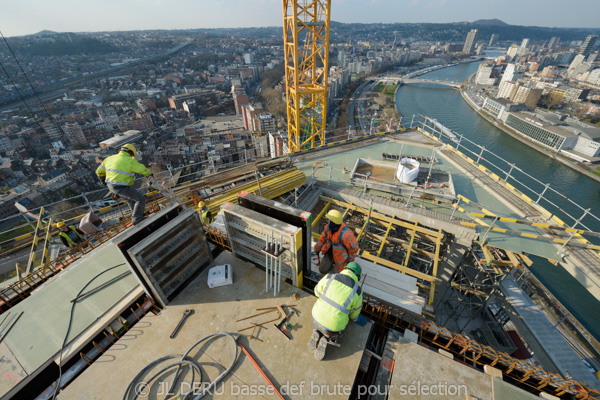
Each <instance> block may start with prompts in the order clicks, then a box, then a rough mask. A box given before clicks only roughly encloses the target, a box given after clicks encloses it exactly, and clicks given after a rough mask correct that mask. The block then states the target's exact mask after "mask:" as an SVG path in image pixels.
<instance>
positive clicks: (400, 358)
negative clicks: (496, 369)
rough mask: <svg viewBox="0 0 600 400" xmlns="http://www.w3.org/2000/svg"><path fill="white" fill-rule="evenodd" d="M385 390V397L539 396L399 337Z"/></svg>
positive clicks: (499, 399)
mask: <svg viewBox="0 0 600 400" xmlns="http://www.w3.org/2000/svg"><path fill="white" fill-rule="evenodd" d="M388 393H389V396H388V399H389V400H400V399H408V398H410V399H413V400H415V399H423V400H436V399H440V400H441V399H444V400H452V399H456V400H459V399H460V400H463V399H465V398H468V396H472V398H477V399H480V400H492V399H494V400H520V399H522V400H534V399H539V398H538V397H537V396H535V395H533V394H531V393H528V392H525V391H524V390H521V389H519V388H517V387H516V386H512V385H510V384H508V383H506V382H503V381H501V380H498V379H497V378H493V377H491V376H489V375H486V374H484V373H482V372H480V371H478V370H476V369H474V368H471V367H469V366H467V365H464V364H462V363H459V362H457V361H454V360H452V359H450V358H447V357H444V356H442V355H440V354H438V353H437V352H435V351H432V350H429V349H427V348H425V347H423V346H419V345H417V344H415V343H412V342H410V341H408V340H406V339H400V344H399V346H398V352H397V354H396V358H395V364H394V371H393V373H392V380H391V387H390V388H388Z"/></svg>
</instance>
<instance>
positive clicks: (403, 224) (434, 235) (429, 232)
mask: <svg viewBox="0 0 600 400" xmlns="http://www.w3.org/2000/svg"><path fill="white" fill-rule="evenodd" d="M319 197H320V198H321V200H323V201H326V202H329V203H332V204H335V205H338V206H340V207H345V208H349V209H351V210H354V211H358V212H361V213H363V214H368V213H369V210H366V209H364V208H361V207H358V206H355V205H354V204H350V203H345V202H343V201H339V200H336V199H332V198H331V197H326V196H319ZM371 218H379V219H380V220H382V221H385V222H388V223H389V222H391V223H393V224H394V225H398V226H401V227H403V228H406V229H408V230H412V229H415V230H416V231H417V232H421V233H423V234H425V235H427V236H431V237H432V238H434V239H431V241H432V242H433V241H435V239H437V238H440V239H441V238H443V237H444V234H443V233H439V232H436V231H433V230H431V229H428V228H425V227H421V226H419V227H415V225H414V224H410V223H408V222H404V221H401V220H398V219H394V218H390V217H388V216H387V215H385V214H381V213H378V212H376V211H372V212H371Z"/></svg>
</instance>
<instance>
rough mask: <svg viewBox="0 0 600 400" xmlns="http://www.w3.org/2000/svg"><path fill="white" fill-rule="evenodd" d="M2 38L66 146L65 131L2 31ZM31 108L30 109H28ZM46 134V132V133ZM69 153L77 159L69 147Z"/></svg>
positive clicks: (0, 33) (0, 32)
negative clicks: (39, 93)
mask: <svg viewBox="0 0 600 400" xmlns="http://www.w3.org/2000/svg"><path fill="white" fill-rule="evenodd" d="M0 36H2V39H4V43H6V47H8V50H9V51H10V54H12V56H13V58H14V59H15V61H16V63H17V65H18V66H19V68H20V69H21V72H22V73H23V75H24V76H25V79H26V80H27V83H29V87H30V88H31V90H32V91H33V94H34V95H35V97H36V98H37V99H38V101H39V102H40V104H41V105H42V107H43V108H44V111H46V114H48V118H50V122H52V125H54V128H56V130H57V131H58V133H59V134H60V136H61V137H62V138H63V140H64V141H65V145H66V144H67V138H66V136H65V133H64V132H63V130H62V129H61V128H60V127H59V126H58V125H57V124H56V121H55V120H54V118H53V117H52V114H50V112H49V111H48V108H47V107H46V104H44V102H43V101H42V99H40V96H39V95H38V93H37V91H36V90H35V88H34V87H33V84H32V83H31V81H30V80H29V76H27V73H26V72H25V69H23V66H22V65H21V63H20V62H19V59H18V58H17V55H16V54H15V52H14V51H13V49H12V47H10V44H8V40H6V38H5V37H4V34H3V33H2V31H0ZM28 108H29V107H28ZM44 132H45V131H44ZM67 151H68V152H69V154H71V156H73V157H75V156H74V155H73V153H71V150H70V149H69V148H68V146H67Z"/></svg>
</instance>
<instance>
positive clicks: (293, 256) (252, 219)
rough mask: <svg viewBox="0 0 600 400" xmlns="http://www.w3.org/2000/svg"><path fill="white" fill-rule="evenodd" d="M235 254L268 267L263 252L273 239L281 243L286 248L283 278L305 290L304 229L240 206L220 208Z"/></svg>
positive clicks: (229, 204)
mask: <svg viewBox="0 0 600 400" xmlns="http://www.w3.org/2000/svg"><path fill="white" fill-rule="evenodd" d="M221 211H222V212H223V217H224V219H225V226H226V227H227V235H228V236H229V242H230V244H231V251H232V252H233V255H234V256H236V257H240V258H245V259H247V260H249V261H252V262H253V263H255V264H258V265H260V266H262V267H265V260H266V256H265V254H264V253H263V252H261V249H263V248H264V247H265V244H266V239H267V237H268V236H272V237H274V238H275V239H278V240H281V246H282V247H283V248H284V249H285V251H284V252H283V254H282V255H281V275H283V276H284V277H286V278H289V279H291V280H292V284H293V285H294V286H296V287H302V279H303V272H302V256H303V254H302V248H303V247H302V243H303V241H302V229H301V228H299V227H296V226H293V225H290V224H287V223H285V222H282V221H279V220H277V219H275V218H272V217H269V216H267V215H263V214H261V213H258V212H256V211H253V210H250V209H247V208H244V207H242V206H239V205H237V204H232V203H225V204H223V205H222V206H221Z"/></svg>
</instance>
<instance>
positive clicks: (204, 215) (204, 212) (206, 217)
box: [198, 200, 215, 225]
mask: <svg viewBox="0 0 600 400" xmlns="http://www.w3.org/2000/svg"><path fill="white" fill-rule="evenodd" d="M198 214H200V220H201V221H202V223H203V224H204V225H210V224H211V222H213V221H214V220H215V219H214V218H213V216H212V213H211V212H210V210H209V209H208V207H207V205H206V203H205V202H204V200H202V201H199V202H198Z"/></svg>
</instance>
